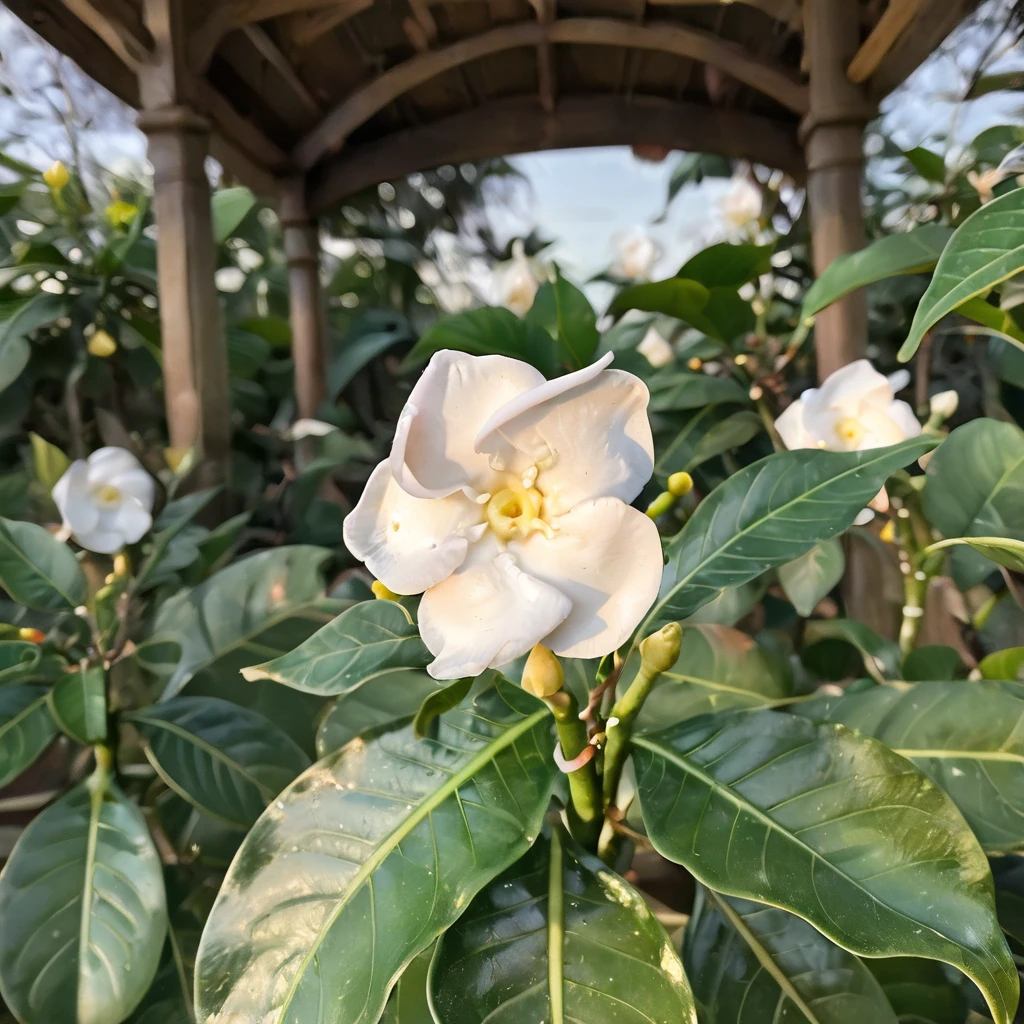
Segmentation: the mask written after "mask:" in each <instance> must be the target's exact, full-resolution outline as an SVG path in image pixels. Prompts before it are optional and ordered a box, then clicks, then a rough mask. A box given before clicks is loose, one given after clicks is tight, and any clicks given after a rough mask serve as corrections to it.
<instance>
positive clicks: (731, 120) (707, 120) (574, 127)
mask: <svg viewBox="0 0 1024 1024" xmlns="http://www.w3.org/2000/svg"><path fill="white" fill-rule="evenodd" d="M796 131H797V129H796V123H795V122H794V123H792V124H786V123H783V122H780V121H773V120H771V119H770V118H766V117H760V116H757V115H754V114H745V113H741V112H739V111H726V110H714V109H712V108H710V107H704V106H700V105H698V104H695V103H674V102H672V101H671V100H666V99H662V98H660V97H652V96H636V97H633V98H632V99H629V100H627V99H624V98H623V97H621V96H611V95H592V96H563V97H560V98H559V101H558V107H557V109H556V110H555V111H554V113H551V114H546V113H545V112H544V110H543V108H542V107H541V103H540V99H539V98H538V97H537V96H535V95H531V96H515V97H511V98H508V99H501V100H492V101H491V102H489V103H484V104H482V105H481V106H479V107H476V108H474V109H473V110H468V111H466V112H464V113H461V114H455V115H454V116H452V117H447V118H444V119H442V120H440V121H435V122H434V123H433V124H428V125H422V126H420V127H417V128H409V129H406V130H405V131H402V132H398V133H396V134H394V135H390V136H387V137H385V138H383V139H378V140H376V141H374V142H364V143H360V144H358V145H353V146H351V147H348V148H347V149H345V150H344V151H343V152H342V153H339V154H338V155H337V156H336V157H335V158H334V159H333V160H332V161H331V162H330V163H328V164H325V165H324V166H323V167H320V168H317V170H316V171H314V172H313V174H312V175H311V177H310V181H309V196H308V200H309V207H310V212H311V213H312V214H313V215H314V216H319V215H320V214H323V213H325V212H326V211H328V210H330V209H331V208H332V207H335V206H337V205H338V204H339V203H341V202H342V201H343V200H344V199H345V198H347V197H348V196H350V195H352V194H353V193H355V192H358V191H360V190H361V189H363V188H366V187H367V186H370V185H376V184H377V183H378V182H381V181H386V180H388V179H389V178H396V177H399V176H401V175H404V174H410V173H412V172H413V171H418V170H424V169H427V168H431V167H437V166H438V165H440V164H447V163H451V164H459V163H464V162H467V161H473V160H484V159H487V158H489V157H495V156H505V155H510V154H513V153H528V152H535V151H538V150H545V149H575V148H580V147H584V146H613V145H626V146H631V145H645V144H647V145H655V146H665V147H667V148H668V149H677V150H688V151H690V152H700V153H718V154H720V155H722V156H728V157H734V158H736V159H745V160H753V161H756V162H757V163H760V164H765V165H766V166H768V167H777V168H779V169H780V170H783V171H788V172H789V173H791V174H793V175H794V176H796V177H798V178H802V177H803V175H804V162H803V151H802V149H801V148H800V144H799V143H798V141H797V135H796Z"/></svg>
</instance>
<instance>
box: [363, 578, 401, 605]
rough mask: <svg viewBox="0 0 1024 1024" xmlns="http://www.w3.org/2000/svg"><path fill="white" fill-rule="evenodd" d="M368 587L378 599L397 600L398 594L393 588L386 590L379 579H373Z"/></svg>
mask: <svg viewBox="0 0 1024 1024" xmlns="http://www.w3.org/2000/svg"><path fill="white" fill-rule="evenodd" d="M370 589H371V590H372V591H373V596H374V597H375V598H377V600H378V601H397V600H398V597H399V595H398V594H396V593H395V592H394V591H393V590H388V588H387V587H385V586H384V584H383V583H381V581H380V580H374V581H373V582H372V583H371V584H370Z"/></svg>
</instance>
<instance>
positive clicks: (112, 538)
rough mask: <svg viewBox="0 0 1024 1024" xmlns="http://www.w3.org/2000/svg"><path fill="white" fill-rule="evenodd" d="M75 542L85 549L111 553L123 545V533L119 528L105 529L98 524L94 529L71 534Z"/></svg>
mask: <svg viewBox="0 0 1024 1024" xmlns="http://www.w3.org/2000/svg"><path fill="white" fill-rule="evenodd" d="M73 536H74V538H75V541H76V543H78V544H79V545H81V546H82V547H83V548H85V549H86V550H87V551H95V552H97V553H98V554H101V555H113V554H115V553H116V552H118V551H120V550H121V548H123V547H124V534H122V533H121V531H120V530H107V529H104V528H103V527H102V526H98V527H97V528H96V529H95V530H87V531H85V532H83V533H78V532H76V533H74V534H73Z"/></svg>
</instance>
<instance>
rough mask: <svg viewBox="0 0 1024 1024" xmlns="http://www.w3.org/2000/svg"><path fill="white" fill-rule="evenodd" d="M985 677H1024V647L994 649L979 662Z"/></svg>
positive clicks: (982, 675)
mask: <svg viewBox="0 0 1024 1024" xmlns="http://www.w3.org/2000/svg"><path fill="white" fill-rule="evenodd" d="M978 671H979V672H980V673H981V677H982V678H983V679H1024V647H1007V648H1006V649H1005V650H1002V651H994V652H993V653H992V654H989V655H988V656H987V657H985V658H982V659H981V661H980V662H979V663H978Z"/></svg>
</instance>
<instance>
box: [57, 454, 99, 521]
mask: <svg viewBox="0 0 1024 1024" xmlns="http://www.w3.org/2000/svg"><path fill="white" fill-rule="evenodd" d="M51 494H52V496H53V502H54V504H55V505H56V506H57V510H58V511H59V512H60V516H61V519H62V520H63V522H64V525H65V526H66V527H67V528H68V529H69V530H71V532H72V533H76V534H77V533H82V532H85V533H88V532H89V531H90V530H94V529H95V528H96V524H97V523H98V522H99V516H100V513H99V509H97V508H96V505H95V503H94V502H93V500H92V495H91V494H90V491H89V464H88V463H87V462H85V461H84V460H83V459H77V460H76V461H75V462H72V463H71V465H70V466H68V468H67V469H66V470H65V472H64V475H63V476H62V477H61V478H60V479H59V480H58V481H57V482H56V484H54V486H53V490H52V491H51Z"/></svg>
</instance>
